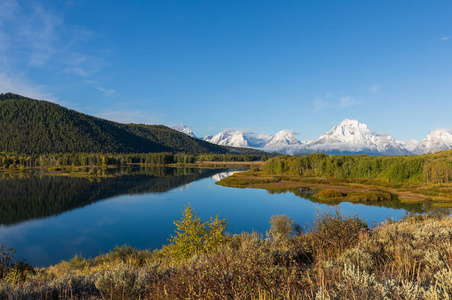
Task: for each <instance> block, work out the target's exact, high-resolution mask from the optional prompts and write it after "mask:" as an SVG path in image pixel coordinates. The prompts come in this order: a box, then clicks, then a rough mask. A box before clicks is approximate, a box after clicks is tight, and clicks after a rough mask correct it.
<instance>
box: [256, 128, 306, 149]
mask: <svg viewBox="0 0 452 300" xmlns="http://www.w3.org/2000/svg"><path fill="white" fill-rule="evenodd" d="M292 132H293V131H291V130H281V131H280V132H278V133H277V134H275V135H274V136H273V137H272V138H271V140H270V141H268V142H267V143H266V144H265V145H264V146H263V147H262V150H264V151H268V152H281V153H288V154H294V153H295V152H298V151H299V150H300V149H301V147H302V145H303V142H300V141H299V140H297V139H296V138H295V137H294V136H293V133H292Z"/></svg>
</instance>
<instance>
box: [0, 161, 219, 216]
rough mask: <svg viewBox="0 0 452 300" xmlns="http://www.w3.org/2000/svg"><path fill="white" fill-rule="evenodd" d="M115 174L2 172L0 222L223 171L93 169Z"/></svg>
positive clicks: (158, 188) (160, 189)
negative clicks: (78, 174)
mask: <svg viewBox="0 0 452 300" xmlns="http://www.w3.org/2000/svg"><path fill="white" fill-rule="evenodd" d="M94 170H95V172H99V175H109V174H110V175H114V177H106V178H102V177H85V178H77V177H66V176H49V175H45V176H38V175H33V174H32V175H30V174H28V175H27V174H21V175H20V176H12V175H11V174H5V175H4V176H3V178H0V224H7V225H9V224H15V223H19V222H23V221H27V220H32V219H37V218H44V217H48V216H52V215H58V214H61V213H63V212H65V211H70V210H73V209H75V208H80V207H84V206H86V205H89V204H92V203H95V202H98V201H100V200H103V199H107V198H111V197H115V196H119V195H123V194H129V195H132V194H146V193H165V192H167V191H169V190H172V189H175V188H178V187H179V188H181V189H183V188H184V187H187V185H189V184H190V183H191V182H193V181H196V180H199V179H202V178H206V177H211V176H214V175H215V174H217V173H219V172H222V171H224V170H218V169H217V170H211V169H197V168H122V169H94Z"/></svg>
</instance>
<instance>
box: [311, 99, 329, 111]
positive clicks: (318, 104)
mask: <svg viewBox="0 0 452 300" xmlns="http://www.w3.org/2000/svg"><path fill="white" fill-rule="evenodd" d="M312 104H313V105H314V110H315V111H321V110H324V109H326V108H327V107H328V102H326V101H324V100H322V99H317V100H314V101H313V102H312Z"/></svg>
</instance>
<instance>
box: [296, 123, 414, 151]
mask: <svg viewBox="0 0 452 300" xmlns="http://www.w3.org/2000/svg"><path fill="white" fill-rule="evenodd" d="M301 152H303V153H312V152H324V153H332V154H339V153H344V154H349V153H366V154H377V155H404V154H408V153H409V152H408V151H407V150H406V149H404V148H401V147H400V146H399V144H397V142H396V141H395V140H394V138H393V137H392V136H390V135H382V134H378V133H375V132H372V131H371V130H370V129H369V128H367V125H366V124H363V123H359V122H358V121H356V120H349V119H345V120H343V121H342V122H341V124H339V125H337V126H334V127H333V129H331V130H330V131H328V132H325V133H323V134H322V135H321V136H320V137H319V138H318V139H316V140H314V141H311V142H309V143H307V144H306V145H304V147H303V149H302V151H301Z"/></svg>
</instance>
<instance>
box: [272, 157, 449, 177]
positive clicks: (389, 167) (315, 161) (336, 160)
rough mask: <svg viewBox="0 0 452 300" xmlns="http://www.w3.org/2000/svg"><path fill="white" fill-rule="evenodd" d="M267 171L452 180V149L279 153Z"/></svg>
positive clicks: (293, 173) (329, 175)
mask: <svg viewBox="0 0 452 300" xmlns="http://www.w3.org/2000/svg"><path fill="white" fill-rule="evenodd" d="M264 171H265V172H266V173H268V174H292V175H299V176H305V177H313V176H318V177H334V178H369V179H379V180H383V181H399V182H426V183H439V184H441V183H448V182H452V150H450V151H443V152H439V153H436V154H428V155H421V156H415V155H411V156H369V155H337V156H333V155H326V154H321V153H314V154H310V155H306V156H278V157H275V158H272V159H270V160H269V161H268V162H267V163H266V164H265V165H264Z"/></svg>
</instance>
